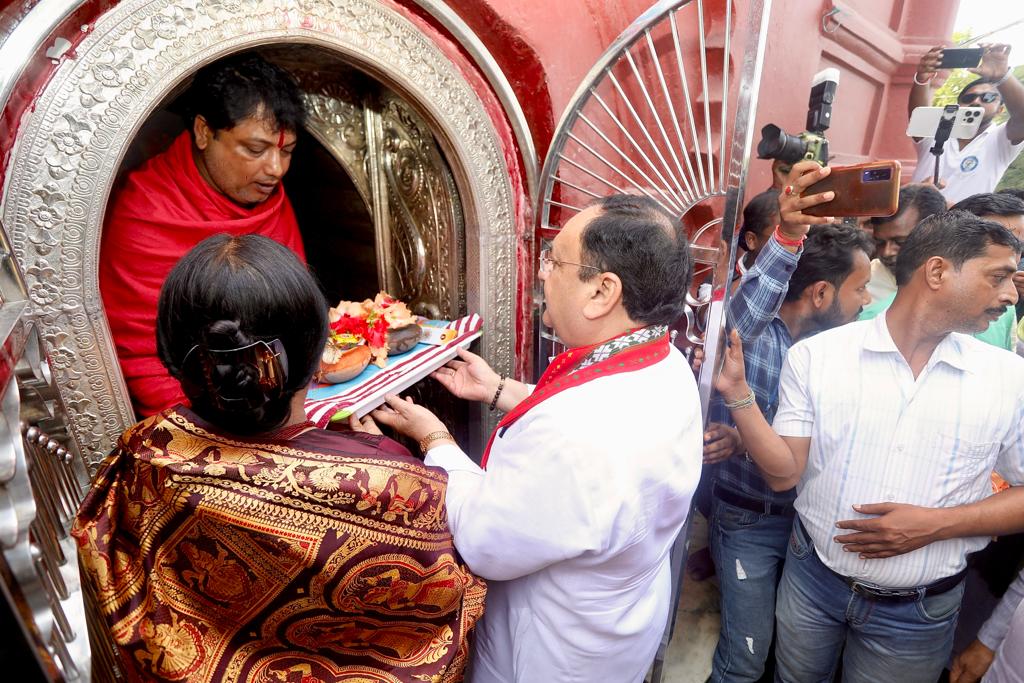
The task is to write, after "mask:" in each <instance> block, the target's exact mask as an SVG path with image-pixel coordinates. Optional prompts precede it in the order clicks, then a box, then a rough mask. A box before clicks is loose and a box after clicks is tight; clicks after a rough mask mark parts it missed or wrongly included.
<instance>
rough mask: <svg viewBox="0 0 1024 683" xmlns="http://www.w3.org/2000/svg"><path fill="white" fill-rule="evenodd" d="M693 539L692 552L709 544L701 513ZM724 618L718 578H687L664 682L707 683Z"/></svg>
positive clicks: (693, 529)
mask: <svg viewBox="0 0 1024 683" xmlns="http://www.w3.org/2000/svg"><path fill="white" fill-rule="evenodd" d="M690 538H691V540H690V552H696V551H697V550H699V549H701V548H703V547H705V546H706V545H707V521H706V520H705V519H704V518H703V517H701V516H700V515H699V514H698V515H697V516H696V517H694V520H693V528H692V530H691V537H690ZM720 618H721V617H720V611H719V607H718V582H717V579H715V578H714V577H712V578H710V579H707V580H706V581H700V582H697V581H693V580H690V579H687V580H686V582H685V583H684V584H683V597H682V600H681V601H680V603H679V614H678V617H677V621H676V630H675V635H674V636H673V638H672V642H671V643H670V644H669V647H668V653H667V655H666V657H665V669H664V674H663V677H662V682H663V683H704V681H705V680H706V679H707V677H708V675H709V674H710V673H711V655H712V653H714V651H715V645H716V643H717V642H718V627H719V621H720Z"/></svg>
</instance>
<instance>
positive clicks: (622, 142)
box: [534, 0, 771, 683]
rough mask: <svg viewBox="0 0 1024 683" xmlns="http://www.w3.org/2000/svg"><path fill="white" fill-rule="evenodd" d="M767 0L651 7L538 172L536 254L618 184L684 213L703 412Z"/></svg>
mask: <svg viewBox="0 0 1024 683" xmlns="http://www.w3.org/2000/svg"><path fill="white" fill-rule="evenodd" d="M770 6H771V0H707V1H706V2H705V0H662V1H661V2H658V3H656V4H655V5H653V6H652V7H651V8H650V9H649V10H647V11H646V12H645V13H644V14H642V15H641V16H640V17H638V18H637V20H636V21H634V22H633V24H632V25H630V26H629V27H628V28H627V29H626V30H625V31H624V32H623V33H622V35H620V36H619V37H618V39H616V41H615V42H614V43H613V44H612V45H611V47H609V48H608V50H607V51H605V53H604V55H602V57H601V59H600V60H598V62H597V64H595V65H594V67H593V68H592V69H591V71H590V73H589V74H588V75H587V77H586V78H585V79H584V80H583V83H582V84H581V85H580V87H579V88H578V89H577V91H576V93H575V94H574V95H573V98H572V100H571V101H570V103H569V106H568V107H567V108H566V111H565V113H564V114H563V115H562V119H561V121H560V122H559V124H558V127H557V128H556V130H555V135H554V138H553V140H552V144H551V148H550V150H549V151H548V155H547V158H546V160H545V163H544V168H543V171H542V173H541V183H542V185H541V189H540V201H539V203H538V208H539V211H538V212H537V214H538V216H537V217H538V226H537V233H536V242H537V244H536V245H535V246H536V249H537V250H538V251H539V250H540V249H543V248H544V247H545V246H547V245H548V243H550V241H551V240H553V239H554V237H555V236H556V235H557V234H558V231H559V230H560V229H561V227H562V226H564V225H565V223H566V222H567V221H568V220H569V219H570V218H572V217H573V216H574V215H575V214H576V213H578V212H579V211H581V210H582V209H583V208H584V207H585V206H586V205H587V204H588V203H589V202H591V201H592V200H594V199H597V198H599V197H604V196H607V195H609V194H612V193H621V192H626V193H631V194H640V195H644V196H646V197H649V198H650V199H652V200H654V201H655V202H657V203H658V204H660V205H661V206H662V208H664V209H665V210H666V211H667V212H669V213H670V214H672V215H674V216H677V217H678V218H679V219H680V221H681V223H682V225H683V227H684V228H685V229H686V231H687V235H688V237H689V239H690V244H691V251H692V254H693V257H694V261H695V263H696V268H695V273H694V285H693V288H692V289H691V291H689V292H687V307H686V314H685V321H681V322H682V324H683V325H684V327H683V333H684V334H685V335H686V341H687V342H688V344H687V346H691V347H694V348H696V347H702V348H703V349H704V363H703V364H702V366H701V369H700V374H699V377H698V386H699V389H700V400H701V405H702V408H703V415H704V419H705V420H706V419H707V409H708V402H709V400H710V397H711V388H712V384H713V377H714V375H715V374H716V372H717V371H718V369H719V366H720V360H719V359H720V356H721V347H722V343H723V341H724V335H723V331H724V329H725V310H726V306H727V305H728V301H729V294H730V285H731V283H732V275H733V268H732V264H733V262H734V261H735V254H736V237H737V234H736V232H737V231H736V229H735V228H736V226H737V224H738V222H739V217H740V211H741V210H742V207H743V190H744V186H745V184H746V177H747V162H748V158H749V154H750V148H751V143H752V138H753V129H752V126H753V122H754V113H755V110H756V108H757V92H758V86H759V84H760V80H761V64H762V61H763V59H764V45H765V34H766V30H767V26H768V15H769V12H770ZM734 69H736V72H735V73H734ZM534 300H535V301H536V302H537V305H536V306H535V310H534V317H535V320H536V324H537V327H538V334H537V339H538V347H537V366H538V367H537V371H538V374H539V373H540V371H542V370H543V369H544V367H545V366H546V365H547V363H548V359H549V358H550V357H552V356H553V355H554V354H555V353H557V352H558V351H560V350H561V344H560V343H559V341H558V339H557V337H555V336H554V334H553V333H552V331H551V330H548V329H545V328H544V325H543V323H542V322H541V319H540V314H541V310H540V307H541V306H542V305H543V292H542V291H541V288H540V283H539V282H538V283H537V287H536V290H535V293H534ZM691 512H692V510H691ZM692 517H693V515H692V514H690V515H688V516H687V523H686V526H685V527H684V528H683V530H682V531H681V532H680V534H679V537H678V538H677V540H676V542H675V544H674V545H673V547H672V551H671V555H670V564H671V569H672V597H671V601H670V610H669V620H668V623H667V624H666V625H665V631H664V635H663V636H662V640H661V644H660V646H659V648H658V651H657V653H656V655H655V659H654V662H653V667H652V671H651V676H650V678H649V680H650V682H651V683H660V682H661V680H662V675H663V667H664V661H665V654H666V651H667V648H668V644H669V642H670V640H671V638H672V632H673V630H674V627H675V617H676V613H677V611H678V603H679V596H680V592H681V588H682V579H683V565H684V561H685V559H686V556H687V551H688V548H689V535H690V522H691V520H692Z"/></svg>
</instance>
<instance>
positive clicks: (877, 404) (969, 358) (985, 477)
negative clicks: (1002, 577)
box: [774, 315, 1024, 588]
mask: <svg viewBox="0 0 1024 683" xmlns="http://www.w3.org/2000/svg"><path fill="white" fill-rule="evenodd" d="M779 399H780V400H779V403H780V405H779V410H778V412H777V413H776V416H775V423H774V427H775V431H776V432H778V433H779V434H780V435H782V436H791V437H810V439H811V443H810V452H809V455H808V459H807V468H806V469H805V470H804V474H803V477H802V478H801V480H800V483H799V484H798V485H797V492H798V495H797V499H796V503H795V505H796V509H797V512H798V513H799V514H800V519H801V520H802V521H803V523H804V526H805V527H806V529H807V531H808V533H809V534H810V536H811V538H812V539H813V540H814V546H815V549H816V550H817V552H818V555H819V557H821V560H822V561H823V562H824V563H825V564H826V565H828V566H829V567H831V568H832V569H833V570H835V571H836V572H838V573H840V574H843V575H845V576H852V577H856V578H859V579H861V580H863V581H868V582H871V583H875V584H878V585H881V586H888V587H900V588H903V587H912V586H921V585H925V584H928V583H931V582H932V581H936V580H938V579H941V578H943V577H947V576H951V575H953V574H956V573H957V572H959V571H960V570H961V569H963V568H964V567H965V566H966V556H967V554H968V553H970V552H974V551H976V550H979V549H980V548H983V547H984V546H985V545H986V543H988V539H987V538H958V539H952V540H948V541H939V542H937V543H932V544H931V545H928V546H925V547H923V548H919V549H917V550H915V551H912V552H910V553H907V554H905V555H899V556H897V557H892V558H887V559H881V560H879V559H872V560H862V559H860V558H859V556H858V555H857V554H856V553H850V552H846V551H844V550H843V547H842V545H840V544H839V543H836V542H835V541H834V537H835V536H836V535H837V533H842V532H839V531H838V530H837V529H836V522H837V521H839V520H843V519H858V518H861V517H866V516H867V515H860V514H858V513H857V512H855V511H854V510H853V505H855V504H865V503H882V502H896V503H908V504H911V505H920V506H925V507H953V506H957V505H963V504H966V503H972V502H976V501H979V500H982V499H984V498H985V497H986V496H988V495H990V494H991V493H992V488H991V481H990V477H991V473H992V471H993V469H996V470H997V471H998V472H999V473H1000V474H1002V475H1003V477H1005V478H1006V480H1007V481H1008V482H1010V483H1011V484H1013V485H1020V484H1024V443H1022V440H1024V358H1020V357H1019V356H1017V355H1015V354H1013V353H1010V352H1008V351H1005V350H1003V349H998V348H996V347H994V346H991V345H990V344H985V343H984V342H980V341H978V340H977V339H974V338H973V337H969V336H967V335H964V334H958V333H952V334H950V335H948V336H947V337H946V338H945V339H943V340H942V342H940V343H939V345H938V346H937V347H936V348H935V351H934V352H933V353H932V356H931V358H930V359H929V361H928V363H927V365H926V366H925V368H924V370H922V371H921V374H920V375H919V376H918V377H917V379H916V380H915V379H914V376H913V373H912V372H911V370H910V366H909V365H908V364H907V362H906V360H905V359H904V358H903V356H902V355H901V354H900V352H899V350H898V349H897V348H896V344H895V343H894V342H893V340H892V337H891V336H890V334H889V328H888V325H887V324H886V316H885V315H879V316H878V317H877V318H875V319H873V320H866V321H863V322H856V323H851V324H849V325H844V326H842V327H839V328H836V329H833V330H829V331H827V332H823V333H821V334H818V335H816V336H814V337H811V338H810V339H806V340H804V341H801V342H799V343H798V344H796V345H795V346H793V348H792V349H790V351H789V354H788V355H787V357H786V362H785V364H784V365H783V369H782V375H781V378H780V387H779Z"/></svg>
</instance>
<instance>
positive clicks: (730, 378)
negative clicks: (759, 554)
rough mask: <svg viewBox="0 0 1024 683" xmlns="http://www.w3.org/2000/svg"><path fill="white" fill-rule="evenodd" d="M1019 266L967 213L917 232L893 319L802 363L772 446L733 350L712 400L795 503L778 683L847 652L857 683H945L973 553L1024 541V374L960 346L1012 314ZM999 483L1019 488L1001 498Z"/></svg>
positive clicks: (803, 347) (907, 250)
mask: <svg viewBox="0 0 1024 683" xmlns="http://www.w3.org/2000/svg"><path fill="white" fill-rule="evenodd" d="M1020 251H1021V244H1020V242H1019V241H1018V240H1017V239H1016V237H1014V236H1013V234H1012V233H1010V232H1009V231H1008V230H1007V229H1006V228H1004V227H1003V226H1001V225H999V224H998V223H994V222H990V221H985V220H982V219H979V218H977V217H975V216H972V215H970V214H967V213H964V212H959V211H949V212H945V213H942V214H938V215H936V216H932V217H931V218H928V219H926V220H924V221H922V222H921V223H919V224H918V226H917V227H916V228H915V229H914V231H913V232H912V233H911V235H910V237H909V238H908V239H907V241H906V242H905V243H904V245H903V248H902V249H901V250H900V253H899V256H898V258H897V260H896V281H897V283H898V285H899V290H898V292H897V294H896V299H895V300H894V301H893V303H892V306H891V307H890V308H889V310H888V311H887V312H886V314H885V315H880V316H878V317H877V318H875V319H874V320H867V321H862V322H856V323H852V324H850V325H846V326H843V327H840V328H836V329H833V330H829V331H827V332H823V333H821V334H819V335H817V336H815V337H812V338H810V339H807V340H804V341H801V342H799V343H798V344H796V345H795V346H793V348H792V349H790V351H789V355H788V356H787V358H786V364H785V366H784V367H783V370H782V378H781V382H780V406H779V409H778V412H777V413H776V417H775V422H774V429H775V431H772V427H771V426H770V425H768V423H767V422H766V421H765V419H764V417H763V416H762V415H761V413H760V411H759V410H758V409H757V408H756V406H753V405H750V404H749V403H748V397H749V394H750V390H749V388H748V387H747V386H746V382H745V380H744V379H743V377H744V376H743V368H742V360H743V357H742V350H741V348H739V347H740V343H739V340H738V339H733V341H732V347H731V348H730V349H729V350H728V352H727V354H726V356H727V358H726V364H725V366H724V368H723V370H722V373H721V375H720V377H719V380H718V384H717V386H718V389H719V391H720V392H721V393H722V395H723V397H724V398H725V400H726V401H727V405H730V406H731V407H732V408H733V410H732V415H733V419H734V420H735V422H736V426H737V428H738V429H739V431H740V434H741V436H742V438H743V442H744V444H746V445H747V448H748V452H749V453H750V455H751V457H753V459H754V460H755V462H757V464H758V466H759V467H760V468H761V471H762V473H763V474H764V476H765V479H766V480H767V481H768V483H769V485H771V486H772V487H773V488H776V487H777V488H778V489H780V490H781V489H784V488H787V487H790V486H793V485H794V484H795V485H796V486H797V491H798V494H797V499H796V502H795V507H796V509H797V514H798V520H797V522H796V523H795V524H794V530H793V534H792V536H791V538H790V545H789V552H788V555H787V558H786V565H785V569H784V572H783V578H782V583H781V585H780V587H779V594H778V595H779V597H778V602H777V606H776V619H777V629H776V633H777V636H778V641H777V650H776V658H777V667H776V671H777V675H778V680H781V681H784V682H803V681H820V680H827V679H828V677H829V675H830V673H831V672H832V671H833V670H834V669H835V667H836V664H837V660H838V657H839V653H840V652H841V651H843V649H844V646H845V654H844V659H843V676H844V680H845V681H865V682H867V681H894V680H899V681H904V682H910V683H914V682H920V683H933V682H934V681H935V680H936V679H937V678H938V675H939V673H940V672H941V671H942V668H943V666H944V665H945V664H946V662H947V661H948V658H949V651H950V648H951V647H952V641H953V630H954V628H955V625H956V618H957V614H958V612H959V607H960V599H961V596H962V593H963V575H964V569H965V567H966V556H967V554H968V553H970V552H973V551H975V550H978V549H979V548H982V547H984V545H985V544H986V543H987V542H988V538H987V537H990V536H993V535H1002V534H1006V533H1013V532H1017V531H1020V530H1021V529H1022V528H1024V495H1022V494H1024V487H1021V486H1020V485H1021V484H1024V359H1021V358H1019V357H1018V356H1015V355H1014V354H1012V353H1009V352H1007V351H1004V350H1002V349H997V348H995V347H993V346H991V345H989V344H985V343H983V342H980V341H978V340H976V339H974V338H972V337H970V336H968V334H964V333H971V332H976V331H979V330H982V329H984V328H985V327H987V325H988V324H989V323H990V322H991V321H992V320H994V319H996V318H997V317H998V316H1000V315H1001V314H1002V313H1003V311H1004V310H1005V309H1006V307H1007V306H1010V305H1012V304H1013V303H1014V302H1015V301H1016V300H1017V291H1016V289H1015V287H1014V285H1013V281H1012V279H1011V278H1012V275H1013V273H1014V272H1015V271H1016V266H1017V260H1018V259H1019V258H1020ZM776 432H777V433H776ZM993 468H995V469H997V470H998V471H999V472H1000V473H1001V474H1002V475H1003V476H1004V478H1005V479H1006V480H1007V481H1008V482H1009V483H1010V484H1011V485H1012V486H1011V488H1010V489H1009V490H1008V491H1006V492H1003V493H1001V494H999V495H996V496H991V495H990V493H991V488H990V481H989V478H990V475H991V473H992V470H993ZM850 517H858V518H857V519H849V518H850ZM837 527H838V528H840V529H848V530H852V531H853V532H854V533H847V534H842V535H839V536H836V533H837V531H836V529H837ZM840 533H841V532H840Z"/></svg>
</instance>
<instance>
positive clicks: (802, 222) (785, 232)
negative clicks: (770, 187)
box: [779, 159, 835, 246]
mask: <svg viewBox="0 0 1024 683" xmlns="http://www.w3.org/2000/svg"><path fill="white" fill-rule="evenodd" d="M830 173H832V169H831V168H830V167H828V166H819V165H818V162H816V161H812V160H809V159H805V160H804V161H799V162H797V163H795V164H793V168H792V169H791V170H790V171H789V175H788V176H786V185H785V187H783V189H782V193H781V194H780V195H779V216H780V218H781V219H782V222H781V223H780V224H779V232H780V233H781V235H782V236H783V237H784V238H785V239H786V240H792V241H799V240H802V239H803V238H804V237H805V236H806V235H807V231H808V230H809V229H810V227H811V225H814V224H818V223H831V222H832V219H831V218H828V217H822V216H813V215H811V214H808V213H804V210H805V209H807V208H809V207H812V206H817V205H819V204H824V203H826V202H830V201H832V199H834V198H835V193H834V192H831V191H828V190H826V191H823V192H819V193H811V194H807V195H804V192H805V190H807V188H808V187H810V186H812V185H813V184H815V183H817V182H818V181H820V180H822V179H824V178H827V177H828V176H829V174H830ZM783 246H786V245H785V243H783Z"/></svg>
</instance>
